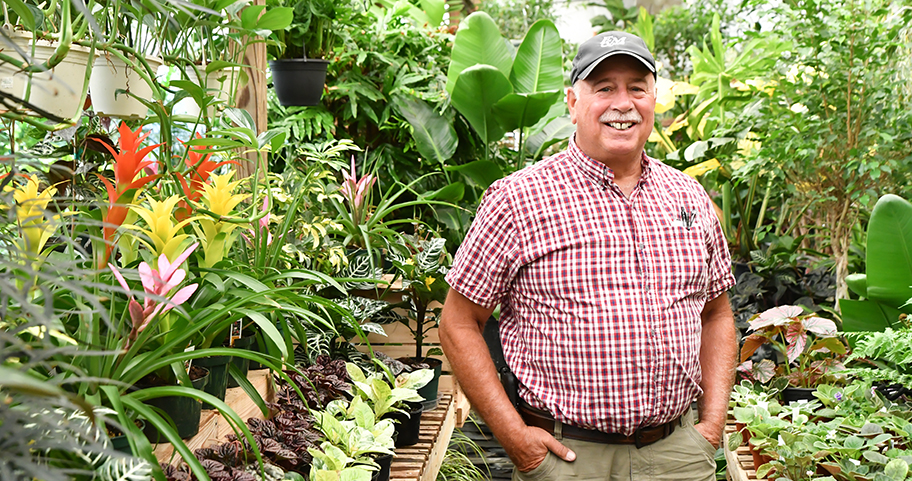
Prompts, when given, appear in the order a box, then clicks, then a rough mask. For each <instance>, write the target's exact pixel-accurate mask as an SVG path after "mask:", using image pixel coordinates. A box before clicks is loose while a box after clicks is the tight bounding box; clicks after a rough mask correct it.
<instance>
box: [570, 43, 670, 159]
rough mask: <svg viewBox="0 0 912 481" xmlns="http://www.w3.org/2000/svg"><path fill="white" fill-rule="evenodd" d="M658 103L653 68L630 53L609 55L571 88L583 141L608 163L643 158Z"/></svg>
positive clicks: (582, 144)
mask: <svg viewBox="0 0 912 481" xmlns="http://www.w3.org/2000/svg"><path fill="white" fill-rule="evenodd" d="M655 105H656V93H655V78H654V77H653V75H652V72H650V71H649V70H648V69H647V68H646V67H645V66H644V65H643V64H642V63H641V62H640V61H638V60H637V59H635V58H633V57H630V56H627V55H617V56H615V57H610V58H608V59H605V60H603V61H602V63H601V64H599V65H598V66H597V67H596V68H595V70H593V71H592V73H591V74H589V76H588V77H587V78H586V79H585V80H578V81H577V88H575V89H571V90H569V91H568V92H567V106H568V107H569V108H570V120H571V121H572V122H573V123H574V124H576V143H577V145H579V147H580V148H581V149H582V150H583V152H585V153H586V154H587V155H588V156H590V157H592V158H593V159H595V160H598V161H600V162H603V163H608V164H615V163H617V162H622V163H624V162H636V161H638V160H639V158H640V154H641V153H642V152H643V146H645V145H646V139H648V138H649V134H650V133H652V125H653V122H654V119H655Z"/></svg>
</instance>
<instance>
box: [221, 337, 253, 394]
mask: <svg viewBox="0 0 912 481" xmlns="http://www.w3.org/2000/svg"><path fill="white" fill-rule="evenodd" d="M254 340H256V336H247V337H242V338H240V339H237V340H235V341H234V348H235V349H250V346H252V345H253V341H254ZM231 365H232V366H234V368H235V369H237V370H238V372H240V373H241V376H243V377H247V371H248V369H249V367H250V365H249V363H248V360H247V358H245V357H237V356H233V357H232V358H231ZM238 386H240V384H238V383H237V381H235V380H234V378H233V377H231V376H228V387H238Z"/></svg>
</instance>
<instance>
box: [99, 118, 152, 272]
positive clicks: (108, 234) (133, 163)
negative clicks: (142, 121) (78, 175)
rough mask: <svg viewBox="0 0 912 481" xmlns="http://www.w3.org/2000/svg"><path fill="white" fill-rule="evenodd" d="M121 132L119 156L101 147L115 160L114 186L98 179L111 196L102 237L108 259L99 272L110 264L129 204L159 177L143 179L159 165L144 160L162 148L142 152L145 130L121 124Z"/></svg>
mask: <svg viewBox="0 0 912 481" xmlns="http://www.w3.org/2000/svg"><path fill="white" fill-rule="evenodd" d="M118 131H119V132H120V139H119V140H118V143H119V144H120V152H118V151H116V150H115V149H114V148H112V147H111V146H109V145H107V144H102V145H103V146H104V147H105V148H106V149H108V151H109V152H110V153H111V155H112V156H114V184H112V183H111V181H109V180H108V179H106V178H104V177H103V176H101V175H99V177H100V178H101V181H102V182H104V185H105V190H106V191H107V192H108V209H107V211H105V213H104V215H103V217H102V218H103V220H104V223H105V225H104V229H103V236H104V240H105V244H106V248H105V255H104V257H103V258H102V259H101V262H100V263H99V266H98V267H99V268H104V267H105V266H106V265H107V264H108V259H109V258H110V256H111V252H112V251H113V249H114V233H115V232H117V228H118V227H120V226H121V225H122V224H123V223H124V220H125V219H126V217H127V212H129V210H130V207H129V204H132V203H133V201H134V199H135V197H136V192H137V191H139V189H141V188H142V187H143V186H145V185H146V184H148V183H149V182H151V181H153V180H155V179H156V178H157V177H158V175H146V176H141V175H142V173H143V171H144V170H146V169H147V168H151V167H153V166H155V165H156V164H157V161H154V160H145V157H146V156H147V155H149V152H152V151H153V150H155V149H156V148H158V147H159V146H160V145H162V144H156V145H150V146H148V147H145V148H142V149H140V148H139V146H140V145H141V144H142V142H143V141H144V140H146V138H147V137H148V136H149V133H148V132H147V133H146V134H143V135H140V133H141V132H142V127H140V128H138V129H136V132H134V131H132V130H131V129H130V127H127V124H125V123H121V124H120V127H119V128H118ZM130 191H133V193H132V195H129V196H124V194H126V193H127V192H130Z"/></svg>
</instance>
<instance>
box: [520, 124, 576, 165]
mask: <svg viewBox="0 0 912 481" xmlns="http://www.w3.org/2000/svg"><path fill="white" fill-rule="evenodd" d="M573 132H576V125H575V124H574V123H573V122H571V121H570V117H569V116H564V117H557V118H554V119H551V121H550V122H548V123H547V124H545V126H544V128H542V129H541V130H540V131H539V132H536V133H534V134H532V135H530V136H529V137H528V138H527V140H526V145H525V146H524V147H525V149H526V150H528V151H529V152H531V153H532V155H533V158H536V159H537V158H539V157H541V156H542V152H544V150H545V149H547V148H548V147H551V146H552V145H554V144H556V143H558V142H561V141H563V140H566V139H567V138H568V137H570V136H571V135H573Z"/></svg>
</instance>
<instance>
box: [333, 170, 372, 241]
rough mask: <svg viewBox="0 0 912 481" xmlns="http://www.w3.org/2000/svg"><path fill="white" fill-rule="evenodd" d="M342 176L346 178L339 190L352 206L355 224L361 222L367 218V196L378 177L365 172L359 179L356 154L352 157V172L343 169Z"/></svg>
mask: <svg viewBox="0 0 912 481" xmlns="http://www.w3.org/2000/svg"><path fill="white" fill-rule="evenodd" d="M342 178H343V179H345V180H344V181H343V182H342V186H341V187H339V191H340V192H342V196H343V197H345V200H347V201H348V205H349V207H351V211H352V221H353V222H354V223H355V225H358V224H361V223H363V222H364V221H366V220H367V218H366V217H365V215H364V214H365V212H364V211H365V207H366V204H367V202H366V201H367V196H368V194H370V189H371V187H373V185H374V182H376V181H377V178H376V177H374V176H373V175H371V174H365V175H364V176H363V177H361V178H360V179H358V172H357V171H356V170H355V156H354V155H353V156H352V158H351V173H349V172H344V171H343V172H342Z"/></svg>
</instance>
